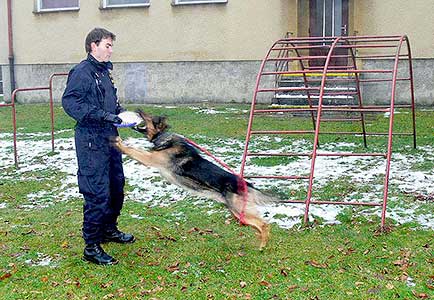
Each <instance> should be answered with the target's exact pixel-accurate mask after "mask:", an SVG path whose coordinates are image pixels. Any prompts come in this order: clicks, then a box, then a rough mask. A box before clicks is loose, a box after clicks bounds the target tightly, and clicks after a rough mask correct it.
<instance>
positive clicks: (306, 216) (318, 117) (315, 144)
mask: <svg viewBox="0 0 434 300" xmlns="http://www.w3.org/2000/svg"><path fill="white" fill-rule="evenodd" d="M341 39H342V37H336V38H335V40H334V41H333V43H332V45H331V47H330V50H329V52H328V53H327V58H326V61H325V64H324V70H323V72H322V80H321V88H320V93H319V99H318V109H317V113H316V126H315V137H314V142H313V150H312V158H311V166H310V176H309V187H308V190H307V196H306V203H305V210H304V223H305V224H307V223H308V221H309V206H310V201H311V198H312V186H313V178H314V171H315V161H316V157H317V150H318V142H319V129H320V125H321V113H322V102H323V97H324V88H325V82H326V80H327V69H328V66H329V64H330V61H331V57H332V53H333V50H334V49H335V48H336V45H337V43H338V42H339V41H340V40H341Z"/></svg>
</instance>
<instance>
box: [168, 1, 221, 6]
mask: <svg viewBox="0 0 434 300" xmlns="http://www.w3.org/2000/svg"><path fill="white" fill-rule="evenodd" d="M226 3H228V0H201V1H190V0H172V5H175V6H176V5H195V4H226Z"/></svg>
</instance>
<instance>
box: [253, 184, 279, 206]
mask: <svg viewBox="0 0 434 300" xmlns="http://www.w3.org/2000/svg"><path fill="white" fill-rule="evenodd" d="M247 190H248V194H249V201H251V202H253V203H255V204H258V205H267V204H271V203H278V202H281V201H282V200H280V199H278V198H275V197H273V196H271V195H267V194H265V193H263V192H261V191H260V190H258V189H256V188H255V187H253V186H248V187H247Z"/></svg>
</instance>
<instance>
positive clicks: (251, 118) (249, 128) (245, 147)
mask: <svg viewBox="0 0 434 300" xmlns="http://www.w3.org/2000/svg"><path fill="white" fill-rule="evenodd" d="M280 41H282V40H278V41H276V42H275V43H274V44H273V46H272V47H271V48H270V49H269V50H268V52H267V54H266V55H265V57H264V59H263V60H262V62H261V66H260V67H259V72H258V75H256V83H255V91H254V93H253V98H252V104H251V106H250V115H249V123H248V125H247V133H246V141H245V144H244V152H243V157H242V159H241V167H240V176H241V177H244V167H245V164H246V157H247V151H248V148H249V141H250V132H251V131H252V125H253V116H254V113H255V107H256V97H257V95H258V88H259V83H260V81H261V77H262V71H263V70H264V66H265V63H266V62H267V58H268V57H269V56H270V53H271V51H272V49H273V47H274V46H275V45H276V44H278V43H279V42H280Z"/></svg>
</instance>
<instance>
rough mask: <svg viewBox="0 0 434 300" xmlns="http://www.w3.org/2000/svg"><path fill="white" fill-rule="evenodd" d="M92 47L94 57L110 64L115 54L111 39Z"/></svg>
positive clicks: (92, 44)
mask: <svg viewBox="0 0 434 300" xmlns="http://www.w3.org/2000/svg"><path fill="white" fill-rule="evenodd" d="M90 47H91V49H92V51H91V52H90V54H92V56H93V57H95V59H96V60H97V61H99V62H108V61H109V60H110V57H111V56H112V52H113V41H112V39H111V38H107V39H102V40H101V41H100V42H99V44H98V45H97V44H96V43H91V44H90Z"/></svg>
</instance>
